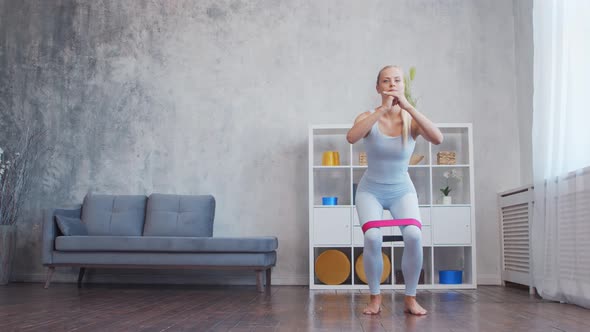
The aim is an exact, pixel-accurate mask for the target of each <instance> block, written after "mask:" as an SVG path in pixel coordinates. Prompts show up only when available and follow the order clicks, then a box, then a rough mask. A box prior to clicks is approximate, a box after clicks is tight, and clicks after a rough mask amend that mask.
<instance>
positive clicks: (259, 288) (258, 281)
mask: <svg viewBox="0 0 590 332" xmlns="http://www.w3.org/2000/svg"><path fill="white" fill-rule="evenodd" d="M262 277H263V276H262V270H256V290H257V291H259V292H264V285H263V284H262Z"/></svg>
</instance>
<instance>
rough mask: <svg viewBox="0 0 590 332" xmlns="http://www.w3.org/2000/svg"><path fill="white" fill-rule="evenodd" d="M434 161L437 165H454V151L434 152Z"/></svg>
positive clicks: (455, 161)
mask: <svg viewBox="0 0 590 332" xmlns="http://www.w3.org/2000/svg"><path fill="white" fill-rule="evenodd" d="M436 163H437V164H439V165H455V164H456V163H457V160H456V158H455V151H441V152H439V153H437V154H436Z"/></svg>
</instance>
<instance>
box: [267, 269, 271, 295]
mask: <svg viewBox="0 0 590 332" xmlns="http://www.w3.org/2000/svg"><path fill="white" fill-rule="evenodd" d="M270 272H271V269H270V267H269V268H268V269H266V290H267V291H268V290H270V285H271V281H270V275H271V273H270Z"/></svg>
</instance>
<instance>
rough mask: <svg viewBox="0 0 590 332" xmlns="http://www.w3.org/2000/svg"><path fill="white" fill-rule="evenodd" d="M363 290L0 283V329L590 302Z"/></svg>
mask: <svg viewBox="0 0 590 332" xmlns="http://www.w3.org/2000/svg"><path fill="white" fill-rule="evenodd" d="M367 297H368V295H367V293H366V292H359V291H344V292H340V291H338V292H336V291H310V290H309V289H308V288H307V287H298V286H273V287H272V290H271V291H270V292H268V293H257V292H256V290H255V287H254V286H252V287H250V286H234V287H205V286H144V285H135V286H127V285H126V286H121V285H87V286H85V287H84V288H82V289H77V288H76V286H75V285H73V284H54V285H52V286H51V288H50V289H48V290H45V289H43V288H42V285H41V284H19V283H13V284H9V285H8V286H0V331H446V332H450V331H511V332H513V331H590V310H587V309H583V308H580V307H577V306H574V305H566V304H558V303H551V302H546V301H543V300H541V299H539V298H537V297H534V296H529V294H528V292H527V290H526V289H516V288H503V287H492V286H480V287H479V288H478V289H477V290H469V291H422V292H419V295H418V297H419V300H420V301H421V303H422V304H423V305H424V306H425V307H426V308H427V309H428V310H429V311H430V313H429V315H428V316H426V317H415V316H410V315H406V314H404V313H403V293H401V292H392V291H386V292H385V293H384V308H383V311H382V313H381V314H380V315H379V316H372V317H371V316H365V315H363V314H362V313H361V311H362V308H363V307H364V305H365V303H366V301H367Z"/></svg>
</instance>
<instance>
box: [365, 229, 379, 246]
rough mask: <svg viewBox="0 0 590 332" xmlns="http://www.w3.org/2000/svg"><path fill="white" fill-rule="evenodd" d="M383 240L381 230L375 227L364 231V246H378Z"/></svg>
mask: <svg viewBox="0 0 590 332" xmlns="http://www.w3.org/2000/svg"><path fill="white" fill-rule="evenodd" d="M382 242H383V235H382V233H381V230H379V229H377V228H371V229H368V230H367V232H366V233H365V248H368V247H371V248H379V247H380V246H381V243H382Z"/></svg>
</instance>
